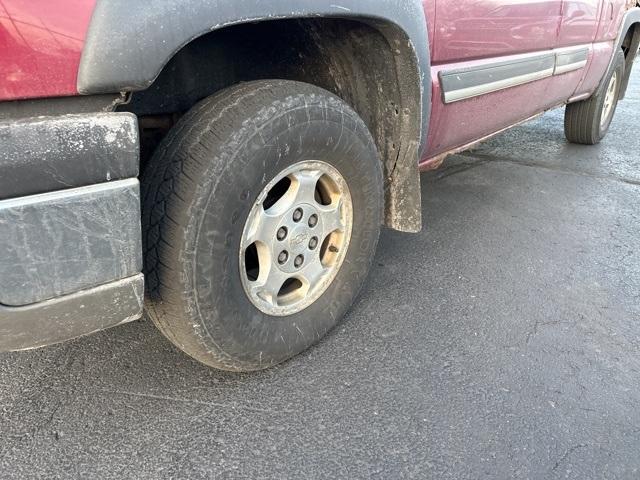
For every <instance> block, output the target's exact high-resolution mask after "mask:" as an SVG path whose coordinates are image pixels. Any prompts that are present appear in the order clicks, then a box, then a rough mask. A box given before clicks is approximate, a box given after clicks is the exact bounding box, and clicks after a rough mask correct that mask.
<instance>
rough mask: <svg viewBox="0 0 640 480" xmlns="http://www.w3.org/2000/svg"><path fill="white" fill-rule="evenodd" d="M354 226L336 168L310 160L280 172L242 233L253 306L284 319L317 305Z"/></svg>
mask: <svg viewBox="0 0 640 480" xmlns="http://www.w3.org/2000/svg"><path fill="white" fill-rule="evenodd" d="M352 224H353V205H352V202H351V194H350V192H349V187H348V185H347V183H346V181H345V180H344V178H343V177H342V175H341V174H340V172H338V170H336V169H335V168H334V167H332V166H331V165H329V164H328V163H325V162H321V161H316V160H305V161H302V162H298V163H296V164H294V165H291V166H290V167H288V168H287V169H285V170H283V171H282V172H280V174H279V175H278V176H276V178H274V179H273V180H271V181H270V182H269V183H268V184H267V186H266V187H265V188H264V189H263V190H262V192H260V195H259V196H258V198H257V200H256V202H255V204H254V205H253V207H252V208H251V211H250V212H249V216H248V217H247V221H246V223H245V226H244V230H243V232H242V239H241V242H240V276H241V278H242V285H243V287H244V289H245V293H246V294H247V297H248V298H249V300H250V301H251V303H253V305H254V306H255V307H256V308H258V309H259V310H260V311H262V312H264V313H266V314H268V315H273V316H285V315H292V314H294V313H298V312H300V311H302V310H304V309H305V308H307V307H308V306H309V305H311V304H312V303H313V302H315V301H316V300H317V299H318V298H319V297H320V296H321V295H322V294H323V293H324V291H325V290H326V289H327V288H328V287H329V285H330V284H331V282H332V281H333V279H334V278H335V276H336V274H337V273H338V271H339V270H340V267H341V265H342V262H343V260H344V258H345V255H346V253H347V249H348V247H349V241H350V239H351V228H352Z"/></svg>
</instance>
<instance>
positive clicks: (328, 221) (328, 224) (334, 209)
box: [319, 197, 345, 236]
mask: <svg viewBox="0 0 640 480" xmlns="http://www.w3.org/2000/svg"><path fill="white" fill-rule="evenodd" d="M342 207H343V202H342V197H340V198H338V199H337V200H335V201H334V202H333V203H332V204H331V205H326V206H322V207H320V208H319V210H320V217H321V218H322V230H323V232H324V236H326V235H328V234H330V233H331V232H333V231H335V230H340V231H344V229H345V224H344V220H343V215H342Z"/></svg>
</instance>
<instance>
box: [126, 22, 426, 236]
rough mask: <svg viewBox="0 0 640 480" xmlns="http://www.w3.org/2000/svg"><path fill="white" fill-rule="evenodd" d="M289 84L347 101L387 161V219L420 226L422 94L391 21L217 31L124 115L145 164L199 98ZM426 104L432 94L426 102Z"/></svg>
mask: <svg viewBox="0 0 640 480" xmlns="http://www.w3.org/2000/svg"><path fill="white" fill-rule="evenodd" d="M273 78H278V79H288V80H298V81H302V82H307V83H311V84H314V85H317V86H319V87H322V88H324V89H326V90H329V91H331V92H333V93H334V94H336V95H338V96H339V97H341V98H342V99H343V100H345V101H346V102H347V103H348V104H349V105H350V106H351V107H352V108H353V109H354V110H355V111H356V112H357V113H358V114H359V115H360V116H361V117H362V119H363V120H364V122H365V123H366V125H367V126H368V127H369V130H370V131H371V134H372V136H373V138H374V140H375V142H376V145H377V147H378V151H379V153H380V157H381V159H382V161H383V163H384V173H385V181H386V188H385V190H386V195H385V197H386V209H385V211H386V215H385V223H386V224H387V225H388V226H390V227H392V228H396V229H398V230H403V231H417V230H419V229H420V220H421V214H420V187H419V176H418V169H417V165H418V155H419V153H420V147H421V144H422V139H421V136H422V134H423V132H422V121H423V119H422V118H421V116H422V115H421V112H422V104H421V102H422V91H421V78H420V73H419V71H418V66H417V60H416V56H415V52H414V51H413V47H412V45H411V42H410V41H409V40H408V39H407V38H406V36H405V35H404V32H402V31H401V30H400V29H399V28H397V27H396V26H395V25H392V24H384V23H371V22H368V21H366V22H365V21H362V22H361V21H357V20H346V19H334V18H319V19H317V18H314V19H286V20H271V21H264V22H258V23H250V24H240V25H234V26H230V27H226V28H223V29H221V30H218V31H214V32H211V33H209V34H207V35H204V36H202V37H199V38H197V39H195V40H194V41H192V42H191V43H189V44H188V45H186V46H185V47H184V48H182V49H181V50H180V51H179V52H178V53H177V54H176V55H175V56H174V57H173V58H172V59H171V60H170V62H169V63H168V64H167V65H166V67H165V68H164V69H163V71H162V72H161V73H160V75H159V76H158V77H157V79H156V80H155V82H154V83H153V84H152V85H151V86H150V87H149V88H148V89H146V90H143V91H140V92H135V93H133V94H132V97H131V101H130V103H129V104H128V105H126V106H124V107H121V110H126V111H130V112H133V113H135V114H137V115H138V117H139V119H140V126H141V130H142V139H143V147H142V159H143V168H150V167H151V168H152V166H150V165H145V163H148V160H149V158H150V153H151V152H152V151H153V149H154V148H155V146H156V145H157V143H158V142H159V140H160V139H161V138H162V137H163V136H164V135H165V134H166V133H167V131H168V129H169V128H170V127H171V126H172V125H173V123H175V122H176V121H177V119H178V118H179V117H180V116H181V115H182V114H183V113H184V112H186V111H187V110H188V109H189V108H191V106H193V105H194V104H195V103H196V102H198V101H199V100H201V99H203V98H205V97H208V96H209V95H211V94H213V93H215V92H217V91H219V90H221V89H223V88H226V87H229V86H231V85H234V84H236V83H239V82H245V81H250V80H259V79H273ZM427 98H428V97H427Z"/></svg>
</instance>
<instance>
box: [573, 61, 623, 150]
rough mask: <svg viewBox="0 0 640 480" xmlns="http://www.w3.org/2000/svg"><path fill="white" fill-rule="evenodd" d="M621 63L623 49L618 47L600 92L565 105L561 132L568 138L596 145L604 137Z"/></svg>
mask: <svg viewBox="0 0 640 480" xmlns="http://www.w3.org/2000/svg"><path fill="white" fill-rule="evenodd" d="M624 66H625V62H624V52H622V50H621V51H619V52H618V53H617V54H616V58H615V59H614V68H613V71H612V72H611V73H610V74H609V75H608V77H607V79H606V88H605V89H604V90H603V91H602V92H601V93H600V95H593V96H592V97H591V98H588V99H587V100H582V101H580V102H575V103H570V104H569V105H567V108H566V110H565V113H564V133H565V136H566V137H567V140H569V141H570V142H572V143H581V144H583V145H595V144H596V143H599V142H600V141H601V140H602V139H603V138H604V137H605V135H606V134H607V132H608V131H609V126H610V125H611V120H613V115H614V113H615V111H616V106H617V104H618V97H619V96H620V86H621V85H622V79H623V78H624Z"/></svg>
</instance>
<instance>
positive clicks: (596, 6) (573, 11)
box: [558, 0, 603, 46]
mask: <svg viewBox="0 0 640 480" xmlns="http://www.w3.org/2000/svg"><path fill="white" fill-rule="evenodd" d="M602 6H603V2H602V0H565V1H564V6H563V8H562V24H561V25H560V35H559V37H558V44H559V45H562V46H568V45H579V44H584V43H589V42H593V41H594V40H595V39H596V34H597V33H598V25H599V23H600V14H601V11H602Z"/></svg>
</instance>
